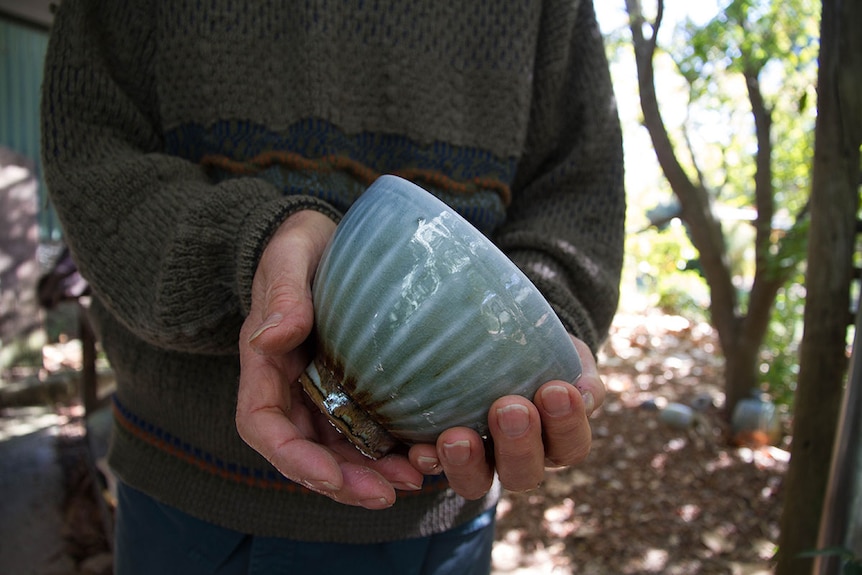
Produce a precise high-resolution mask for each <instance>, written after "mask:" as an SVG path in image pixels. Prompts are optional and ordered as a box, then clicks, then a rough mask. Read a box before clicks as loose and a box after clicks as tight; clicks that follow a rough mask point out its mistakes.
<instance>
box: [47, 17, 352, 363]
mask: <svg viewBox="0 0 862 575" xmlns="http://www.w3.org/2000/svg"><path fill="white" fill-rule="evenodd" d="M145 4H146V3H145V2H107V1H106V2H97V1H87V2H82V1H79V2H63V3H62V4H61V6H60V8H59V10H58V13H57V14H56V18H55V22H54V28H53V31H52V35H51V39H50V41H49V48H48V54H47V57H46V63H45V76H44V83H43V93H42V155H43V162H44V166H45V177H46V182H47V184H48V189H49V195H50V199H51V201H52V203H53V205H54V207H55V209H56V210H57V213H58V215H59V217H60V221H61V224H62V228H63V232H64V237H65V239H66V241H67V243H68V244H69V246H70V248H71V250H72V253H73V254H74V256H75V260H76V262H77V264H78V266H79V268H80V270H81V273H82V274H83V275H84V277H86V278H87V280H88V281H89V282H90V284H91V286H92V289H93V292H94V294H95V295H96V296H97V297H98V298H99V300H100V301H101V303H102V304H103V305H105V306H106V307H107V308H108V309H109V311H110V312H111V313H112V314H113V315H114V316H116V317H117V318H118V319H119V320H120V321H121V322H122V323H123V324H124V325H125V326H126V327H127V328H128V329H130V330H131V331H132V332H133V333H135V334H136V335H137V336H138V337H140V338H142V339H144V340H146V341H148V342H149V343H151V344H154V345H156V346H160V347H163V348H166V349H172V350H176V351H185V352H189V351H194V352H197V353H211V354H225V353H236V341H237V336H238V333H239V329H240V326H241V324H242V321H243V317H244V315H245V314H246V313H247V309H248V306H249V300H250V294H251V283H252V279H253V277H254V272H255V269H256V266H257V261H258V259H259V256H260V253H261V252H262V250H263V248H264V246H265V244H266V242H267V241H268V239H269V237H270V236H271V234H272V233H273V232H274V230H275V229H276V228H277V227H278V225H279V224H280V223H281V222H282V221H284V219H285V218H286V217H287V216H289V215H290V214H291V213H293V212H295V211H297V210H300V209H316V210H318V211H322V212H324V213H327V214H328V215H330V217H332V218H333V219H337V218H338V214H337V213H336V212H335V211H334V210H333V209H332V208H331V207H330V206H328V205H327V204H325V203H323V202H321V201H320V200H317V199H314V198H311V197H307V196H295V197H289V198H288V197H282V196H281V195H280V194H279V193H278V191H277V190H276V189H275V188H274V187H273V186H271V185H270V184H268V183H266V182H264V181H262V180H258V179H254V178H245V179H234V180H229V181H226V182H223V183H219V184H218V185H214V184H213V183H212V182H211V181H210V180H209V179H208V178H207V175H206V174H205V172H204V171H203V170H202V169H201V167H200V166H198V165H197V164H195V163H192V162H189V161H186V160H183V159H181V158H177V157H172V156H169V155H167V154H165V153H163V150H164V146H163V142H162V135H161V134H162V132H161V128H160V123H159V115H158V94H157V91H156V87H155V82H154V79H153V71H154V70H153V68H154V64H153V53H154V45H153V43H154V35H153V28H152V24H153V22H152V10H150V9H149V8H147V7H146V6H145Z"/></svg>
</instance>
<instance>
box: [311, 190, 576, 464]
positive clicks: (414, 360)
mask: <svg viewBox="0 0 862 575" xmlns="http://www.w3.org/2000/svg"><path fill="white" fill-rule="evenodd" d="M313 301H314V311H315V334H316V335H315V337H316V343H317V347H316V355H315V358H314V360H313V361H312V362H311V364H310V365H309V366H308V368H307V369H306V372H305V374H303V377H302V382H303V386H304V388H305V390H306V392H307V393H308V394H309V396H310V397H311V398H312V399H313V400H314V402H315V403H316V404H317V405H318V407H320V408H321V410H323V412H324V413H325V414H326V415H327V416H328V417H329V418H330V420H331V421H332V423H333V424H334V425H335V426H336V427H338V429H340V430H341V431H342V432H343V433H344V434H345V435H346V436H347V437H348V438H349V439H350V441H352V442H353V443H354V444H355V445H356V446H357V447H358V448H359V449H360V450H361V451H362V452H363V453H365V454H366V455H368V456H370V457H374V458H377V457H381V456H382V455H384V454H386V453H388V452H389V451H391V450H392V449H393V448H395V447H396V446H397V445H399V444H400V443H406V444H412V443H418V442H432V443H433V442H434V441H435V440H436V438H437V436H438V435H439V434H440V433H441V432H442V431H443V430H445V429H448V428H450V427H454V426H467V427H470V428H472V429H475V430H476V431H477V432H479V433H480V434H482V435H483V436H484V435H486V434H487V431H488V427H487V412H488V409H489V408H490V406H491V404H492V403H493V402H494V401H495V400H496V399H498V398H500V397H502V396H504V395H510V394H519V395H523V396H524V397H527V398H529V399H532V398H533V395H534V393H535V391H536V389H538V387H539V386H541V385H542V384H543V383H545V382H547V381H550V380H564V381H569V382H574V381H575V380H576V379H577V378H578V377H579V376H580V373H581V363H580V360H579V358H578V353H577V351H576V349H575V347H574V344H573V343H572V341H571V339H570V338H569V336H568V334H567V333H566V330H565V328H564V327H563V325H562V323H561V322H560V320H559V319H558V318H557V316H556V314H555V313H554V311H553V310H552V309H551V307H550V305H549V304H548V302H547V301H546V300H545V299H544V297H543V296H542V295H541V294H540V293H539V291H538V289H537V288H536V287H535V286H534V285H533V284H532V283H531V282H530V281H529V280H528V279H527V277H526V276H525V275H524V274H523V273H522V272H521V271H520V270H519V269H518V268H517V267H516V266H515V264H513V263H512V261H511V260H509V259H508V258H507V257H506V256H505V255H503V253H502V252H501V251H500V250H499V249H497V247H496V246H494V245H493V244H492V243H491V242H490V240H489V239H488V238H486V237H485V236H484V235H483V234H482V233H481V232H479V231H478V230H477V229H476V228H474V227H473V226H472V225H471V224H469V223H468V222H467V221H466V220H465V219H463V218H462V217H461V216H460V215H458V214H457V213H456V212H455V211H454V210H453V209H451V208H450V207H449V206H447V205H446V204H444V203H443V202H442V201H440V200H439V199H437V198H436V197H435V196H433V195H432V194H430V193H428V192H426V191H425V190H423V189H422V188H420V187H419V186H417V185H415V184H412V183H410V182H408V181H406V180H404V179H401V178H398V177H396V176H383V177H381V178H379V179H378V180H377V181H376V182H375V183H374V184H372V185H371V187H369V188H368V190H366V191H365V192H364V193H363V194H362V196H360V198H359V199H358V200H357V201H356V202H355V203H354V205H353V206H352V207H351V208H350V209H349V210H348V212H347V213H346V214H345V216H344V218H343V220H342V221H341V223H340V224H339V225H338V227H337V228H336V231H335V234H334V235H333V237H332V240H331V242H330V243H329V245H328V246H327V249H326V251H325V252H324V254H323V257H322V259H321V261H320V265H319V266H318V269H317V273H316V275H315V279H314V285H313Z"/></svg>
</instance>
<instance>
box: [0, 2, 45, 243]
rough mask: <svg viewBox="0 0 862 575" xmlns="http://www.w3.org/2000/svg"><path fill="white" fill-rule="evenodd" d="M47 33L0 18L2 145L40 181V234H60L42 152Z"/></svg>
mask: <svg viewBox="0 0 862 575" xmlns="http://www.w3.org/2000/svg"><path fill="white" fill-rule="evenodd" d="M47 49H48V33H47V32H44V31H40V30H37V29H35V28H30V27H27V26H22V25H21V24H17V23H15V22H12V21H9V20H4V19H2V18H0V145H2V146H5V147H8V148H11V149H12V150H14V151H16V152H18V153H19V154H22V155H24V156H26V157H27V158H29V159H30V160H31V161H32V162H33V165H34V167H35V172H36V174H37V176H38V178H39V194H40V198H41V200H42V201H41V202H40V206H41V209H40V214H39V222H40V227H41V235H42V237H43V238H44V239H49V238H55V239H56V237H57V235H59V228H58V226H57V224H56V217H55V216H54V214H53V212H52V211H51V210H50V209H48V207H47V200H46V196H45V185H44V183H43V181H42V169H41V161H40V157H39V156H40V152H39V142H40V138H39V126H40V122H39V100H40V90H41V86H42V72H43V70H42V69H43V66H44V62H45V53H46V51H47Z"/></svg>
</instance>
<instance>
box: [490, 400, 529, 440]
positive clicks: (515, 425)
mask: <svg viewBox="0 0 862 575" xmlns="http://www.w3.org/2000/svg"><path fill="white" fill-rule="evenodd" d="M497 421H498V422H499V424H500V429H502V430H503V433H505V434H506V435H508V436H509V437H512V438H515V437H520V436H522V435H524V433H525V432H526V431H527V428H528V427H530V412H529V411H527V408H526V407H524V406H523V405H521V404H519V403H516V404H514V405H507V406H506V407H501V408H499V409H498V410H497Z"/></svg>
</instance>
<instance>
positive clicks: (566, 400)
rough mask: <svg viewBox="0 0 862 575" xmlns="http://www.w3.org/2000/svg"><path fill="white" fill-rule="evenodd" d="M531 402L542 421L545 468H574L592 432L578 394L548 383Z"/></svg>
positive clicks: (565, 386)
mask: <svg viewBox="0 0 862 575" xmlns="http://www.w3.org/2000/svg"><path fill="white" fill-rule="evenodd" d="M534 402H535V405H536V408H537V409H538V411H539V414H540V415H541V420H542V432H543V445H544V454H545V461H544V463H545V465H547V466H564V465H575V464H578V463H581V462H582V461H583V460H584V459H586V457H587V455H589V453H590V444H591V442H592V431H591V430H590V424H589V421H588V419H587V413H586V410H585V408H584V403H585V402H584V396H582V395H581V393H580V392H579V390H578V389H576V388H575V387H574V386H572V385H571V384H568V383H566V382H563V381H551V382H548V383H546V384H545V385H543V386H542V387H540V388H539V390H538V391H537V392H536V396H535V398H534Z"/></svg>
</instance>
